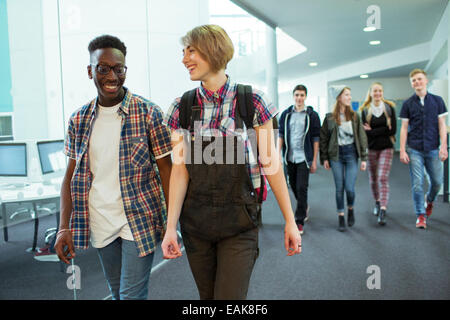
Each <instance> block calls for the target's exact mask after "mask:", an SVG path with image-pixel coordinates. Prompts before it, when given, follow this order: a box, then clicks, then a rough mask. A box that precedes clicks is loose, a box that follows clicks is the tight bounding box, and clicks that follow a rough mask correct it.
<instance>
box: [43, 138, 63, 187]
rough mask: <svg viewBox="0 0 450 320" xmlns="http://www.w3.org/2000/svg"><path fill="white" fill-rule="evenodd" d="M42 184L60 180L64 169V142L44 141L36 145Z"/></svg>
mask: <svg viewBox="0 0 450 320" xmlns="http://www.w3.org/2000/svg"><path fill="white" fill-rule="evenodd" d="M36 145H37V150H38V155H39V161H40V164H41V172H42V179H43V182H44V183H46V182H50V180H52V179H54V178H61V177H62V176H63V175H64V171H65V169H66V157H65V155H64V140H46V141H38V142H37V143H36Z"/></svg>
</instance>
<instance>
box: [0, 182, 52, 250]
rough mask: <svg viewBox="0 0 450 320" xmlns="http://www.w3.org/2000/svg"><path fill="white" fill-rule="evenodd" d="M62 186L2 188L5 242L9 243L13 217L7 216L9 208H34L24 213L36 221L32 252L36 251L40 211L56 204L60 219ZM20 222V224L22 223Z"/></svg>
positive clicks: (0, 199)
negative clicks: (27, 213) (51, 204)
mask: <svg viewBox="0 0 450 320" xmlns="http://www.w3.org/2000/svg"><path fill="white" fill-rule="evenodd" d="M59 189H60V186H59V185H45V184H42V183H33V184H30V185H28V186H26V187H22V188H14V187H5V186H3V187H1V188H0V206H1V211H2V218H3V219H2V220H3V235H4V239H5V241H8V224H9V222H10V220H11V216H12V215H11V216H8V214H7V206H14V205H15V206H19V207H22V208H24V207H27V206H28V207H29V206H30V205H31V206H32V211H30V210H27V211H24V212H31V218H32V219H33V220H34V236H33V246H32V248H31V250H32V251H35V250H36V244H37V234H38V229H39V211H44V210H45V209H44V208H45V207H44V205H48V204H50V203H54V204H55V206H56V216H57V217H56V218H57V220H58V218H59V212H58V211H59V200H60V199H59V198H60V196H59V195H60V190H59ZM28 220H29V219H26V220H22V221H20V222H24V221H28ZM20 222H18V223H20Z"/></svg>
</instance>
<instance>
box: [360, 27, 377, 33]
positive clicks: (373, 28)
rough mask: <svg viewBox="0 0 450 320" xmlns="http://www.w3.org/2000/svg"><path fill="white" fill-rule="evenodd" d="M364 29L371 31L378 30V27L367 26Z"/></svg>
mask: <svg viewBox="0 0 450 320" xmlns="http://www.w3.org/2000/svg"><path fill="white" fill-rule="evenodd" d="M363 30H364V32H371V31H375V30H377V28H375V27H365V28H364V29H363Z"/></svg>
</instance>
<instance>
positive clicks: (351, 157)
mask: <svg viewBox="0 0 450 320" xmlns="http://www.w3.org/2000/svg"><path fill="white" fill-rule="evenodd" d="M330 166H331V170H332V171H333V176H334V183H335V185H336V206H337V212H338V213H339V212H344V190H345V193H346V195H347V206H349V207H353V204H354V203H355V182H356V176H357V175H358V155H357V153H356V149H355V145H354V144H348V145H345V146H339V161H333V160H331V161H330Z"/></svg>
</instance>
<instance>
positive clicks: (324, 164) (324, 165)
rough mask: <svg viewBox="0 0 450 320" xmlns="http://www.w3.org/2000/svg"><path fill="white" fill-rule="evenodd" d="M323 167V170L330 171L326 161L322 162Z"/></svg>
mask: <svg viewBox="0 0 450 320" xmlns="http://www.w3.org/2000/svg"><path fill="white" fill-rule="evenodd" d="M323 167H324V168H325V169H327V170H330V163H329V162H328V160H325V161H324V162H323Z"/></svg>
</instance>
